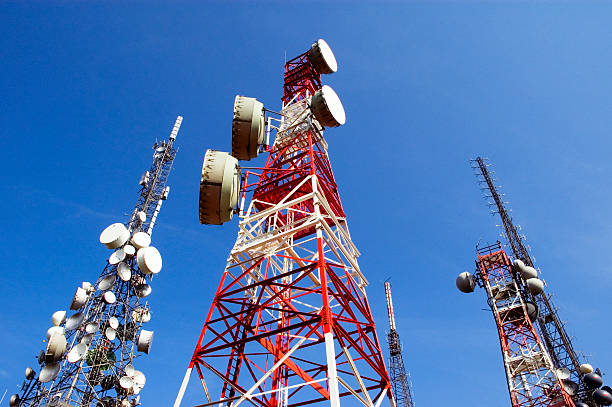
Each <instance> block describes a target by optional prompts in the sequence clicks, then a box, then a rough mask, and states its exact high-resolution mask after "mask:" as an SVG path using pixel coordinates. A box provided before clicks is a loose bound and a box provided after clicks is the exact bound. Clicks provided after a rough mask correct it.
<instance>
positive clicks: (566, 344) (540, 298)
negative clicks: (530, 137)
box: [472, 157, 583, 394]
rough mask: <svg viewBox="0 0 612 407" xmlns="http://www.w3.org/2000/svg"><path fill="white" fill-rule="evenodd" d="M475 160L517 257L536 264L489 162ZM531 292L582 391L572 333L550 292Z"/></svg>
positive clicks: (551, 345)
mask: <svg viewBox="0 0 612 407" xmlns="http://www.w3.org/2000/svg"><path fill="white" fill-rule="evenodd" d="M472 163H473V165H472V168H474V169H475V170H477V171H478V174H477V176H478V181H479V183H480V184H484V188H483V190H486V191H488V192H489V195H485V198H492V199H493V203H490V205H495V207H496V209H497V211H496V212H497V213H498V214H499V216H500V218H501V221H502V224H503V227H504V231H505V238H506V240H507V243H508V245H509V246H510V248H511V249H512V253H513V254H514V256H515V257H516V258H517V259H520V260H522V261H523V262H524V264H525V265H526V266H530V267H533V266H534V264H533V261H532V259H531V256H530V255H529V252H528V251H527V248H526V247H525V245H524V244H523V238H522V237H521V236H520V235H519V233H518V231H517V229H516V227H515V226H514V224H513V223H512V218H510V216H509V215H508V212H507V211H506V208H505V206H504V202H503V201H502V199H501V197H500V194H499V193H498V192H497V188H496V187H495V184H494V183H493V179H492V177H491V174H490V173H489V169H488V168H487V167H488V166H489V164H487V163H485V160H484V159H483V158H482V157H477V158H476V160H474V161H472ZM528 295H530V296H531V299H532V301H534V303H535V304H536V305H537V307H538V309H539V317H538V318H537V326H538V328H539V331H540V334H541V336H542V339H543V340H544V344H545V346H546V348H547V350H548V353H549V354H550V357H551V359H552V361H553V364H554V365H555V367H557V368H564V369H567V370H569V371H570V373H571V380H573V381H574V382H575V383H579V384H580V387H581V390H580V393H581V394H582V393H583V391H582V390H583V383H582V380H581V377H580V362H579V360H578V356H577V354H576V352H575V350H574V348H573V345H572V342H571V340H570V337H569V336H568V334H567V333H566V331H565V327H564V325H563V323H561V321H560V320H559V317H558V316H557V313H556V309H555V307H554V306H553V305H552V303H551V299H550V296H548V295H547V294H545V293H542V294H540V295H532V294H528Z"/></svg>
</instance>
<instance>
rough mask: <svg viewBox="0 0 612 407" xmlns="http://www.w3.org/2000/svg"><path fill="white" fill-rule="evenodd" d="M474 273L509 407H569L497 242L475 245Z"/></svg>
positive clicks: (517, 281)
mask: <svg viewBox="0 0 612 407" xmlns="http://www.w3.org/2000/svg"><path fill="white" fill-rule="evenodd" d="M476 276H477V279H478V282H479V284H480V285H481V286H483V287H484V289H485V291H486V293H487V302H488V303H489V306H490V307H491V310H492V311H493V316H494V318H495V323H496V324H497V329H498V334H499V341H500V344H501V348H502V354H503V359H504V367H505V371H506V378H507V380H508V390H509V392H510V399H511V402H512V407H519V406H529V407H539V406H546V407H561V406H567V407H573V406H574V402H573V401H572V398H571V397H570V396H569V394H567V392H566V391H565V390H564V387H563V384H562V382H561V381H560V380H559V379H558V378H557V376H556V374H555V366H554V364H553V362H552V360H551V358H550V356H549V353H548V351H547V350H546V347H545V346H544V344H543V343H542V341H541V340H540V337H539V336H538V334H537V332H536V330H535V328H534V326H533V325H532V322H531V320H530V318H529V316H528V313H527V308H526V299H525V298H524V289H523V287H522V286H523V284H522V281H521V280H520V278H521V277H520V276H519V275H518V273H513V272H512V269H511V266H510V261H509V260H508V257H507V256H506V253H505V252H504V251H503V250H502V248H501V244H500V243H499V242H498V243H497V244H495V245H492V246H487V247H483V248H480V249H478V256H477V260H476Z"/></svg>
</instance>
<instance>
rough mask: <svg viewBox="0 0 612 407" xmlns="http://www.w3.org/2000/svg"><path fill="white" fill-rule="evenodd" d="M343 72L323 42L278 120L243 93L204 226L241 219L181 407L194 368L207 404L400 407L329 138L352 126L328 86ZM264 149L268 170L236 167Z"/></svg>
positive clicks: (292, 78) (212, 174)
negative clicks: (347, 402)
mask: <svg viewBox="0 0 612 407" xmlns="http://www.w3.org/2000/svg"><path fill="white" fill-rule="evenodd" d="M336 69H337V64H336V60H335V57H334V55H333V53H332V51H331V49H330V48H329V46H328V45H327V43H326V42H325V41H323V40H318V41H317V42H315V43H314V44H313V45H312V47H311V49H310V50H308V51H307V52H305V53H303V54H301V55H299V56H298V57H296V58H294V59H292V60H290V61H288V62H287V63H286V64H285V75H284V92H283V98H282V100H283V106H282V109H281V111H280V113H274V112H271V111H269V110H267V109H264V108H263V105H262V104H261V103H260V102H258V101H257V100H256V99H253V98H246V97H243V96H237V97H236V102H235V105H234V119H233V127H232V155H229V154H228V153H222V152H218V151H214V150H208V151H207V152H206V155H205V159H204V167H203V173H202V181H201V187H200V221H201V222H202V223H209V224H210V223H212V224H221V223H223V222H225V221H228V220H230V219H231V217H232V214H233V213H234V212H238V213H239V218H240V220H239V230H238V236H237V239H236V242H235V244H234V247H233V248H232V250H231V252H230V255H229V258H228V261H227V266H226V268H225V271H224V272H223V275H222V277H221V282H220V283H219V287H218V289H217V292H216V294H215V298H214V300H213V303H212V305H211V307H210V309H209V311H208V315H207V317H206V321H205V323H204V326H203V328H202V332H201V334H200V336H199V338H198V340H197V343H196V347H195V350H194V353H193V356H192V358H191V361H190V363H189V367H188V369H187V373H186V375H185V378H184V380H183V383H182V385H181V388H180V390H179V393H178V396H177V398H176V401H175V404H174V406H175V407H178V406H180V405H181V402H182V399H183V395H184V394H185V391H186V389H187V387H188V384H189V379H190V376H191V373H192V372H193V370H195V371H196V373H197V375H198V377H199V381H200V384H201V387H202V390H203V392H202V393H203V400H202V401H203V404H202V403H200V404H199V405H200V406H208V405H227V406H231V407H237V406H239V405H240V404H242V403H243V402H245V401H247V402H249V403H250V404H253V405H255V406H269V407H280V406H283V407H285V406H301V405H311V404H319V405H331V406H332V407H339V405H340V398H342V397H354V398H355V399H357V400H358V401H359V402H360V403H362V404H364V405H365V406H368V407H378V406H379V405H380V404H381V402H382V401H383V399H384V398H385V397H388V398H389V399H390V401H391V404H392V405H393V399H392V397H391V390H390V389H391V385H390V382H389V376H388V373H387V370H386V368H385V365H384V358H383V356H382V352H381V348H380V344H379V341H378V337H377V335H376V330H375V326H374V320H373V317H372V313H371V311H370V307H369V304H368V300H367V296H366V292H365V287H366V286H367V285H368V281H367V280H366V278H365V276H364V274H363V273H362V271H361V269H360V267H359V264H358V262H357V257H358V256H359V251H358V250H357V247H356V246H355V245H354V243H353V242H352V240H351V236H350V233H349V229H348V225H347V221H346V215H345V213H344V209H343V208H342V204H341V202H340V197H339V193H338V186H337V184H336V181H335V179H334V175H333V172H332V168H331V164H330V160H329V156H328V152H327V143H326V141H325V139H324V136H323V133H324V129H325V127H336V126H339V125H342V124H344V122H345V114H344V109H343V107H342V104H341V102H340V100H339V98H338V96H337V95H336V93H335V92H334V91H333V90H332V89H331V88H330V87H329V86H326V85H322V83H321V74H329V73H333V72H335V71H336ZM271 135H274V136H275V137H274V142H273V143H272V144H270V143H269V141H268V140H269V138H270V136H271ZM264 139H267V140H264ZM260 151H265V152H267V153H268V158H267V161H266V165H265V167H263V168H249V169H246V168H243V169H242V170H241V169H240V167H239V166H238V161H237V160H238V159H240V160H250V159H251V158H254V157H256V156H257V155H258V153H259V152H260ZM240 174H242V176H241V175H240ZM241 181H242V182H241ZM240 183H241V184H242V185H241V186H239V185H240ZM237 208H239V209H237Z"/></svg>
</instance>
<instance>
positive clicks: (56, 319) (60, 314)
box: [51, 311, 66, 326]
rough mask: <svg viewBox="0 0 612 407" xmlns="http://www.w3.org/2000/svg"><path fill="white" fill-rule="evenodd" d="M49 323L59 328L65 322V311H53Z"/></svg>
mask: <svg viewBox="0 0 612 407" xmlns="http://www.w3.org/2000/svg"><path fill="white" fill-rule="evenodd" d="M51 322H52V323H53V325H55V326H59V325H61V324H63V323H64V322H66V311H55V312H54V313H53V315H52V316H51Z"/></svg>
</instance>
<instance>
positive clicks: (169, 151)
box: [9, 116, 183, 407]
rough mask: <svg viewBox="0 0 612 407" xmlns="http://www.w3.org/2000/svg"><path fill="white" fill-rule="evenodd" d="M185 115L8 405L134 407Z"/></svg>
mask: <svg viewBox="0 0 612 407" xmlns="http://www.w3.org/2000/svg"><path fill="white" fill-rule="evenodd" d="M182 120H183V118H182V117H181V116H179V117H178V118H177V119H176V122H175V124H174V128H173V129H172V132H171V133H170V137H169V140H168V141H161V142H155V144H154V145H153V149H154V153H153V164H152V166H151V168H150V169H149V170H148V171H146V172H145V173H144V174H143V176H142V177H141V179H140V183H139V184H140V191H139V195H138V201H137V203H136V206H135V208H134V210H133V212H132V214H131V216H130V219H129V221H128V222H127V224H123V223H114V224H112V225H110V226H109V227H107V228H106V229H105V230H104V231H103V232H102V234H101V235H100V243H102V244H103V245H104V246H106V247H107V248H108V249H112V250H113V253H112V254H111V255H110V257H109V259H108V261H107V264H106V266H105V267H104V270H103V271H102V273H101V274H100V277H99V278H98V280H97V281H96V283H95V284H91V283H89V282H83V284H82V285H81V286H80V287H77V289H76V292H75V294H74V297H73V299H72V302H71V304H70V309H71V310H72V311H74V313H73V314H72V315H70V316H69V317H67V313H66V311H64V310H62V311H57V312H55V313H54V314H53V315H52V317H51V322H52V324H53V326H52V327H51V328H49V330H48V331H47V346H46V349H45V350H42V351H41V352H40V354H39V355H38V357H37V359H38V363H39V364H40V372H39V373H37V372H36V370H34V369H33V368H31V367H28V368H27V369H26V371H25V376H26V380H25V381H24V383H23V385H22V388H21V392H20V393H19V394H14V395H13V396H12V397H11V398H10V402H9V404H10V406H11V407H15V406H32V407H34V406H36V407H38V406H57V407H68V406H81V407H85V406H87V407H90V406H95V407H133V406H136V405H139V404H140V403H139V400H140V396H139V393H140V391H141V389H142V388H143V386H144V385H145V382H146V378H145V375H144V373H143V372H141V371H139V370H137V369H136V367H137V365H138V363H137V360H136V359H137V358H138V357H139V356H141V354H143V353H144V354H148V353H149V350H150V348H151V343H152V341H153V331H150V330H146V329H142V328H143V326H144V324H145V323H147V322H148V321H149V320H150V319H151V312H150V310H149V304H148V301H147V297H148V296H149V295H150V294H151V285H150V281H151V280H152V279H153V276H154V275H156V274H157V273H159V272H160V271H161V267H162V259H161V256H160V254H159V252H158V250H157V249H156V248H155V247H153V246H151V245H150V243H151V233H152V232H153V227H154V226H155V222H156V220H157V216H158V214H159V211H160V209H161V206H162V202H163V201H164V200H166V199H167V198H168V194H169V192H170V187H168V186H166V181H167V179H168V175H169V173H170V170H171V169H172V163H173V162H174V157H175V155H176V149H175V148H174V147H173V143H174V140H175V139H176V136H177V134H178V131H179V128H180V125H181V122H182Z"/></svg>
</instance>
